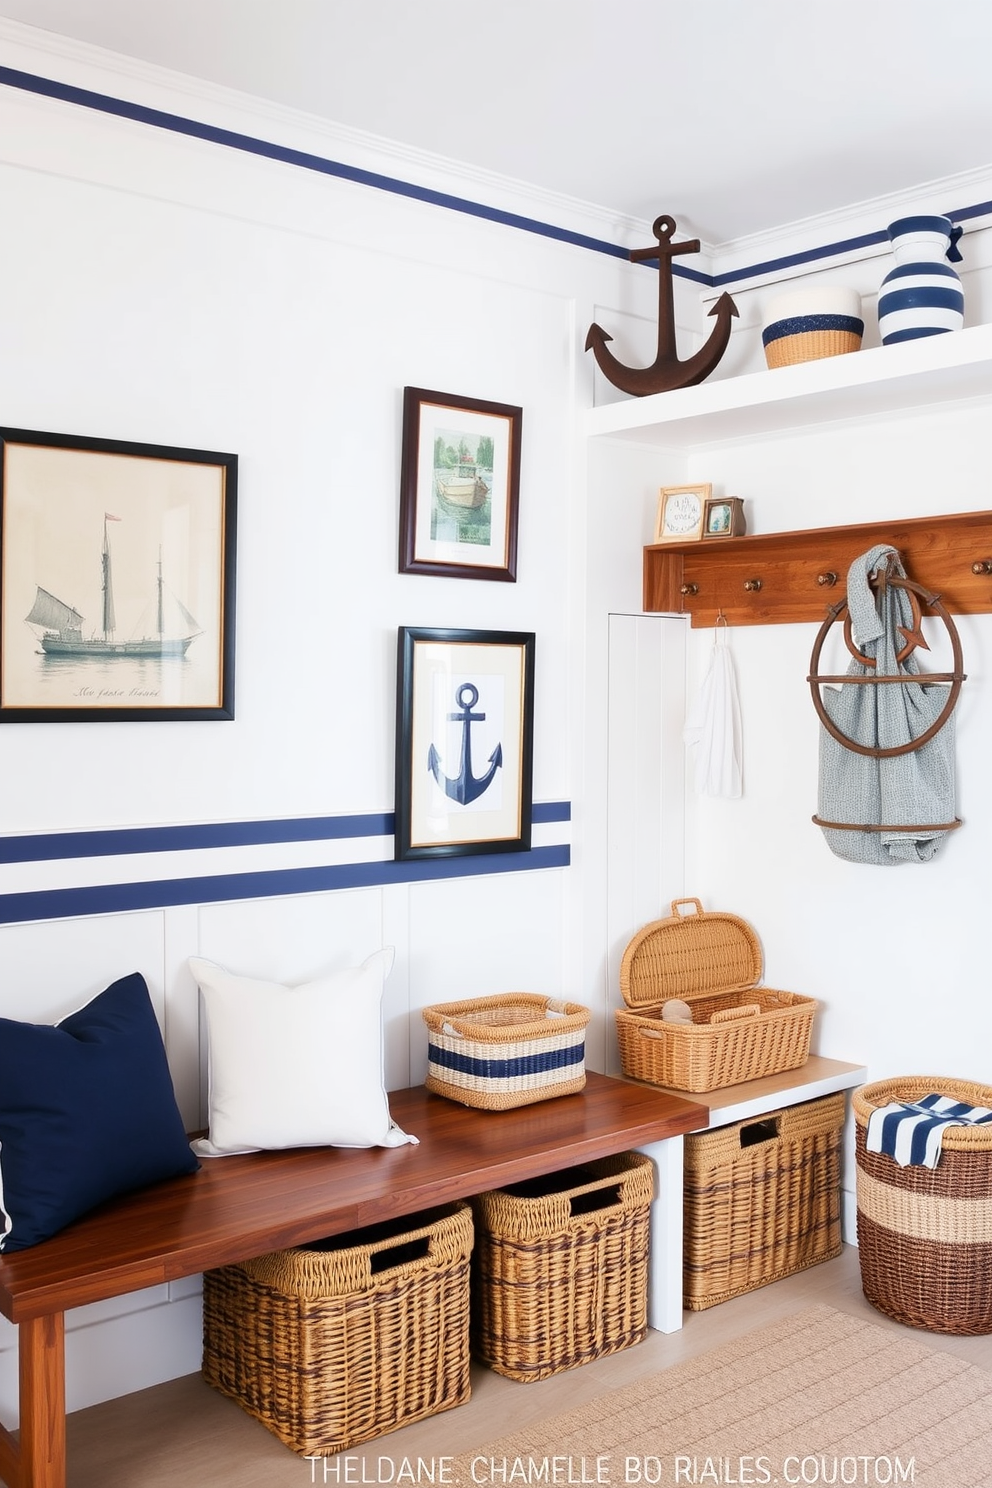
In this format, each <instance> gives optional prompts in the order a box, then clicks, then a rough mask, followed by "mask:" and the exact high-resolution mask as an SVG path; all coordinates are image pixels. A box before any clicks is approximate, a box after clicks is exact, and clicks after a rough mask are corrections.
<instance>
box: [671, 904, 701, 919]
mask: <svg viewBox="0 0 992 1488" xmlns="http://www.w3.org/2000/svg"><path fill="white" fill-rule="evenodd" d="M683 904H691V905H693V906H694V908H693V910H692V913H693V914H699V915H701V914H703V913H704V911H703V904H702V900H700V899H673V900H672V914H673V915H674V916H675V917H676V918H678V917H679V916H681V917H682V918H683V919H685V918H686V917H687V915H686V913H685V912H684V911H683V909H682V906H683Z"/></svg>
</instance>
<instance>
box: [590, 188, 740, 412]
mask: <svg viewBox="0 0 992 1488" xmlns="http://www.w3.org/2000/svg"><path fill="white" fill-rule="evenodd" d="M651 231H652V232H653V233H654V235H655V237H656V238H657V239H658V246H657V247H656V248H638V249H636V250H634V251H632V252H631V254H630V261H631V263H642V262H644V261H645V260H647V259H652V258H656V259H657V260H658V355H657V356H656V357H655V359H654V361H653V362H652V363H651V365H650V367H625V366H624V365H623V363H622V362H619V361H617V359H616V357H615V356H614V355H613V353H612V352H611V351H609V350H608V349H607V345H606V343H607V342H608V341H612V340H613V337H612V336H611V335H610V334H609V332H608V331H604V330H603V328H602V326H599V325H596V324H595V322H594V323H593V324H592V325H591V326H590V327H589V332H588V334H587V336H586V347H585V349H586V351H591V352H592V353H593V354H594V356H595V358H596V361H597V362H598V363H599V368H600V371H601V372H602V373H603V375H604V377H607V378H608V379H609V380H610V382H612V383H613V386H614V387H618V388H619V389H620V390H621V392H624V393H633V394H634V395H635V396H636V397H638V398H642V397H644V396H645V394H647V393H666V392H668V391H669V389H671V388H678V387H691V386H692V385H693V384H694V383H697V382H702V380H703V378H704V377H708V376H709V375H710V373H711V372H712V371H713V368H714V367H715V366H716V364H717V363H718V362H719V360H720V358H721V357H722V356H723V353H724V352H725V351H726V349H727V342H728V341H729V340H730V326H731V321H732V320H733V317H734V316H735V315H736V314H737V306H736V305H735V304H734V302H733V300H732V299H731V298H730V295H729V294H722V295H721V296H720V298H719V299H718V300H717V302H716V304H715V305H714V306H713V309H712V310H711V311H710V314H711V315H715V316H716V325H715V326H714V327H713V331H712V334H711V335H710V338H709V340H708V341H707V342H706V344H705V345H704V346H701V347H700V348H699V350H698V351H697V352H696V353H695V355H694V356H691V357H687V358H686V360H685V361H684V362H680V361H679V359H678V355H677V353H676V346H675V305H674V299H673V295H672V259H673V258H674V257H675V255H676V254H677V253H698V252H699V239H698V238H693V239H692V241H691V242H685V243H673V242H672V235H673V233H674V232H675V219H674V217H656V218H655V221H654V225H653V227H652V229H651Z"/></svg>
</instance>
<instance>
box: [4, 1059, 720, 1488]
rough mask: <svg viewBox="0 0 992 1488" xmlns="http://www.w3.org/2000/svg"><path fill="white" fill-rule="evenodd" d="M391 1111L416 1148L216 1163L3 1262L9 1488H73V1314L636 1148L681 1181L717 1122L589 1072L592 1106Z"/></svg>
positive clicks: (672, 1199) (399, 1101)
mask: <svg viewBox="0 0 992 1488" xmlns="http://www.w3.org/2000/svg"><path fill="white" fill-rule="evenodd" d="M389 1101H390V1108H391V1111H392V1114H393V1117H394V1119H395V1121H396V1122H397V1123H398V1124H399V1125H400V1126H401V1127H402V1128H403V1129H404V1130H405V1131H408V1132H411V1133H413V1134H414V1135H415V1136H417V1137H419V1139H420V1144H419V1146H412V1145H411V1146H405V1147H393V1148H378V1147H377V1148H372V1149H363V1150H360V1151H356V1150H345V1149H341V1148H326V1147H323V1148H297V1149H295V1150H293V1151H290V1152H259V1153H252V1154H251V1155H248V1156H242V1157H223V1158H213V1159H209V1158H208V1159H205V1160H204V1161H203V1163H202V1165H201V1168H200V1171H199V1172H198V1173H195V1174H193V1175H192V1176H187V1177H183V1178H175V1179H170V1180H169V1181H167V1182H165V1183H160V1184H156V1185H154V1186H153V1187H151V1188H147V1189H143V1190H141V1191H140V1192H138V1193H135V1194H130V1195H128V1196H126V1197H125V1198H122V1199H119V1200H116V1201H114V1202H113V1203H110V1204H106V1205H103V1206H102V1207H101V1208H100V1209H99V1210H95V1211H94V1212H93V1213H92V1214H90V1215H87V1216H86V1217H85V1218H83V1219H81V1220H79V1221H78V1222H77V1223H76V1224H73V1225H71V1226H69V1228H68V1229H66V1230H63V1231H62V1232H61V1233H60V1234H58V1235H56V1236H54V1237H53V1238H52V1239H51V1240H46V1241H45V1242H44V1243H43V1244H41V1245H37V1246H34V1247H33V1248H31V1249H28V1250H23V1251H15V1252H14V1253H13V1254H11V1255H9V1256H4V1257H0V1312H2V1313H3V1315H4V1317H7V1318H9V1319H10V1321H11V1322H12V1323H16V1324H17V1325H18V1328H19V1333H18V1353H19V1360H18V1362H19V1389H20V1432H19V1435H18V1436H15V1435H14V1434H13V1433H12V1432H10V1431H8V1430H6V1428H4V1427H2V1426H0V1478H2V1479H3V1481H4V1482H5V1483H6V1484H7V1485H8V1488H64V1485H65V1313H66V1311H67V1310H68V1309H69V1308H72V1307H81V1306H83V1305H85V1304H86V1303H89V1302H98V1301H101V1300H103V1299H104V1298H107V1297H115V1296H118V1295H120V1294H121V1293H124V1292H133V1291H138V1290H140V1289H141V1288H143V1287H152V1286H157V1285H160V1284H161V1283H163V1282H169V1281H176V1280H177V1279H178V1278H180V1277H183V1276H192V1275H195V1274H197V1273H199V1272H201V1271H206V1270H208V1269H210V1268H211V1267H214V1266H224V1265H227V1264H229V1263H230V1262H232V1261H240V1260H246V1259H248V1258H249V1257H251V1256H257V1255H264V1254H266V1253H267V1252H269V1251H273V1250H282V1249H284V1248H286V1247H288V1246H292V1245H304V1244H306V1243H307V1242H309V1241H313V1240H317V1239H319V1238H320V1237H321V1236H323V1235H332V1234H341V1233H343V1232H345V1231H348V1230H352V1229H358V1228H360V1227H361V1226H364V1225H368V1224H373V1223H375V1222H377V1221H379V1220H382V1219H388V1218H390V1217H393V1216H397V1215H405V1214H414V1213H417V1212H418V1211H419V1210H422V1209H430V1208H432V1207H433V1206H435V1205H436V1204H440V1203H445V1202H449V1201H451V1200H453V1199H463V1198H468V1197H470V1196H471V1195H473V1194H477V1193H484V1192H486V1191H487V1190H489V1189H493V1188H500V1187H503V1186H504V1185H506V1184H508V1183H514V1182H519V1181H520V1180H522V1179H525V1178H534V1177H537V1176H538V1175H540V1174H542V1173H550V1172H555V1171H557V1170H559V1169H561V1168H568V1167H572V1166H573V1165H575V1164H577V1163H581V1162H584V1161H587V1160H590V1159H593V1158H599V1157H606V1156H609V1155H610V1154H612V1153H616V1152H623V1151H626V1150H628V1149H633V1148H641V1149H643V1148H645V1147H646V1148H649V1149H650V1148H652V1147H653V1146H655V1144H659V1143H660V1144H662V1147H660V1148H659V1147H655V1151H656V1152H660V1151H662V1150H663V1149H664V1148H668V1147H670V1148H672V1149H673V1150H674V1151H675V1152H676V1153H677V1158H678V1161H677V1162H676V1164H675V1167H674V1169H673V1172H674V1174H675V1175H676V1176H678V1175H680V1173H681V1140H679V1141H677V1142H672V1141H671V1140H670V1139H672V1138H679V1139H680V1138H681V1136H682V1134H683V1133H685V1132H688V1131H695V1130H697V1129H699V1128H702V1127H705V1125H706V1122H707V1116H708V1112H707V1110H706V1108H705V1107H704V1106H701V1105H697V1104H695V1103H694V1102H692V1101H690V1100H687V1099H683V1098H681V1097H680V1096H677V1095H672V1094H669V1093H666V1092H663V1091H660V1090H655V1089H654V1088H652V1087H650V1086H646V1085H636V1084H633V1083H629V1082H626V1081H623V1080H614V1079H611V1078H609V1077H608V1076H605V1075H597V1074H592V1073H590V1074H589V1075H588V1078H587V1083H586V1088H585V1090H584V1091H583V1092H582V1093H581V1094H579V1095H569V1096H563V1097H561V1098H559V1099H557V1100H549V1101H542V1102H538V1103H537V1104H535V1105H531V1106H522V1107H520V1108H518V1109H517V1110H515V1111H501V1112H491V1111H475V1110H470V1109H468V1108H467V1107H464V1106H460V1105H457V1104H455V1103H454V1102H452V1101H447V1100H444V1099H442V1098H441V1097H439V1096H434V1095H431V1094H429V1093H428V1092H427V1091H426V1090H424V1089H423V1087H422V1086H416V1087H414V1088H412V1089H410V1090H400V1091H393V1092H392V1093H391V1095H390V1097H389ZM661 1206H664V1207H665V1208H666V1209H667V1210H669V1211H672V1212H673V1213H674V1211H675V1210H676V1209H677V1215H678V1220H677V1222H678V1226H679V1229H678V1233H679V1234H680V1233H681V1229H680V1226H681V1206H682V1193H681V1187H680V1186H679V1187H678V1189H677V1191H674V1192H671V1193H670V1194H668V1195H667V1196H666V1195H665V1194H662V1195H660V1196H659V1197H658V1198H656V1200H655V1207H656V1209H657V1208H660V1207H661ZM678 1264H679V1266H681V1256H679V1257H678ZM679 1307H680V1308H681V1301H679Z"/></svg>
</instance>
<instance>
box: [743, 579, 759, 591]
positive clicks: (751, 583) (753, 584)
mask: <svg viewBox="0 0 992 1488" xmlns="http://www.w3.org/2000/svg"><path fill="white" fill-rule="evenodd" d="M744 588H745V589H747V590H748V591H749V592H750V591H751V590H754V589H760V588H761V580H760V579H745V580H744Z"/></svg>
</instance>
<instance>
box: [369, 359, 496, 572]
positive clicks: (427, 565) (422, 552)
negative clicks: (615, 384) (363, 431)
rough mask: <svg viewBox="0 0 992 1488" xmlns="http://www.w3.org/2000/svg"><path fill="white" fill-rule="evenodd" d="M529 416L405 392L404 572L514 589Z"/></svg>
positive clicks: (449, 396)
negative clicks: (491, 581) (525, 425)
mask: <svg viewBox="0 0 992 1488" xmlns="http://www.w3.org/2000/svg"><path fill="white" fill-rule="evenodd" d="M522 428H523V409H521V408H517V407H515V406H514V405H513V404H510V403H493V402H488V401H485V400H483V399H479V398H465V397H461V396H460V395H459V394H457V393H437V392H431V391H429V390H428V389H427V388H416V387H408V388H404V390H403V452H402V467H401V472H400V550H399V571H400V573H411V574H434V575H437V576H440V577H442V578H448V579H495V580H497V581H502V582H505V583H511V584H512V583H515V582H516V577H517V525H518V518H519V508H520V438H521V432H522Z"/></svg>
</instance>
